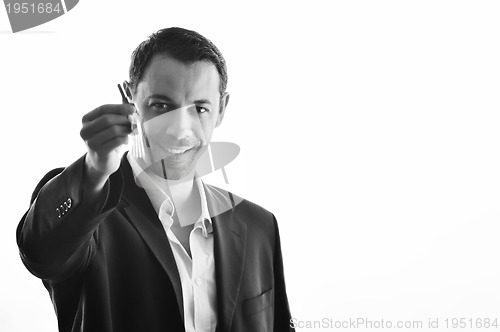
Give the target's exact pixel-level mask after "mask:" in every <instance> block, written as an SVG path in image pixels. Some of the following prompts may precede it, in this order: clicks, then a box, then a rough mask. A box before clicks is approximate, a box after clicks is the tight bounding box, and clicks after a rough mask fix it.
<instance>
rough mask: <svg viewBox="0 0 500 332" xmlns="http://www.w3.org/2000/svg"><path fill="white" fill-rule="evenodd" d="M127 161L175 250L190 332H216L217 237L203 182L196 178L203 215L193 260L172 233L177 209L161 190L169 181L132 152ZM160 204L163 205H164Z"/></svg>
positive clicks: (192, 240) (194, 235)
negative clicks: (146, 168) (155, 173)
mask: <svg viewBox="0 0 500 332" xmlns="http://www.w3.org/2000/svg"><path fill="white" fill-rule="evenodd" d="M127 159H128V161H129V163H130V165H131V167H132V170H133V172H134V175H135V177H136V181H137V182H139V183H138V184H139V185H140V186H141V187H143V188H144V190H145V191H146V193H147V194H148V197H149V199H150V201H151V203H152V205H153V207H154V208H155V210H156V211H157V213H158V218H159V219H160V221H161V223H162V225H163V228H164V230H165V233H166V234H167V238H168V242H169V243H170V247H171V248H172V252H173V254H174V258H175V263H176V264H177V270H178V271H179V275H180V279H181V286H182V299H183V303H184V326H185V329H186V332H195V331H196V332H214V331H215V328H216V325H217V293H216V284H215V262H214V238H213V232H212V230H213V228H212V220H211V219H210V213H209V211H208V206H207V199H206V195H205V190H204V189H203V183H202V181H201V180H200V179H199V178H197V177H195V179H194V181H195V184H196V187H197V188H198V190H199V193H200V200H201V215H200V217H199V218H198V220H197V221H196V222H195V224H194V225H193V229H192V231H191V232H190V234H189V247H190V249H191V256H192V257H190V256H189V255H188V253H187V251H186V250H185V249H184V247H183V246H182V244H181V243H180V241H179V240H178V239H177V237H176V236H175V234H174V233H173V232H172V230H171V226H172V224H173V222H174V221H173V218H172V216H173V215H174V212H175V206H174V204H173V203H172V200H171V199H170V197H168V195H167V194H166V193H165V191H162V190H158V189H159V188H162V186H163V188H164V187H165V186H166V185H167V182H166V181H165V180H164V179H162V178H161V177H159V176H156V175H154V174H151V173H149V172H145V171H144V170H143V169H142V168H141V167H140V166H139V164H138V163H137V161H136V160H135V158H134V157H133V156H132V155H131V154H130V153H129V154H127ZM152 189H154V190H152ZM159 202H162V203H161V205H160V204H159Z"/></svg>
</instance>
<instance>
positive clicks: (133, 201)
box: [121, 157, 184, 321]
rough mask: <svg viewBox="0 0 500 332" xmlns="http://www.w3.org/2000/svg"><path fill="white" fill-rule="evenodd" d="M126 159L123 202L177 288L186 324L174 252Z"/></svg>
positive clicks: (123, 167) (180, 310)
mask: <svg viewBox="0 0 500 332" xmlns="http://www.w3.org/2000/svg"><path fill="white" fill-rule="evenodd" d="M125 159H126V158H125V157H124V158H123V160H122V166H121V168H122V173H123V179H124V180H123V181H124V189H123V199H124V201H125V202H126V203H128V205H126V206H124V207H123V210H124V212H125V214H126V216H127V217H128V220H129V221H130V223H131V224H132V225H133V226H134V228H135V229H136V230H137V232H138V233H139V234H140V235H141V237H142V238H143V239H144V242H145V243H146V244H147V245H148V247H149V248H150V249H151V251H152V252H153V255H154V256H155V257H156V258H157V259H158V261H159V262H160V264H161V266H162V267H163V269H164V270H165V271H166V273H167V274H168V277H169V278H170V281H171V282H172V285H173V287H174V291H175V295H176V298H177V305H178V306H179V312H180V313H181V317H182V320H183V321H184V307H183V300H182V287H181V279H180V276H179V272H178V270H177V265H176V263H175V258H174V255H173V253H172V248H171V247H170V244H169V242H168V238H167V235H166V234H165V230H164V229H163V226H162V224H161V222H160V220H159V219H158V216H157V215H156V212H155V210H154V208H153V206H152V204H151V202H150V200H149V197H148V196H147V194H146V192H145V191H144V190H143V189H142V188H140V187H138V186H137V185H136V183H135V180H134V179H135V177H134V175H133V173H132V169H131V168H130V165H129V163H128V161H127V160H125Z"/></svg>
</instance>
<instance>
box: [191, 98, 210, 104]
mask: <svg viewBox="0 0 500 332" xmlns="http://www.w3.org/2000/svg"><path fill="white" fill-rule="evenodd" d="M194 103H195V104H210V105H212V103H211V102H210V100H208V99H198V100H195V101H194Z"/></svg>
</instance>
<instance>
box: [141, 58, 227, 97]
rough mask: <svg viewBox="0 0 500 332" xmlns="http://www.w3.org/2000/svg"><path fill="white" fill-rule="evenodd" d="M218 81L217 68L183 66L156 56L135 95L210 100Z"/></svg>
mask: <svg viewBox="0 0 500 332" xmlns="http://www.w3.org/2000/svg"><path fill="white" fill-rule="evenodd" d="M219 79H220V78H219V73H218V72H217V68H216V67H215V65H214V64H212V63H210V62H208V61H197V62H194V63H191V64H186V63H183V62H181V61H179V60H176V59H174V58H172V57H170V56H165V55H155V56H154V57H153V58H152V59H151V61H150V63H149V64H148V67H147V68H146V70H145V72H144V75H143V78H142V80H141V82H140V83H139V84H138V92H139V91H141V92H143V93H145V94H167V95H168V96H169V97H170V98H191V97H194V98H210V99H211V98H217V97H218V94H219Z"/></svg>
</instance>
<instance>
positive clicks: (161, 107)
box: [149, 103, 168, 111]
mask: <svg viewBox="0 0 500 332" xmlns="http://www.w3.org/2000/svg"><path fill="white" fill-rule="evenodd" d="M149 107H151V108H153V109H155V110H158V111H164V110H166V109H168V105H167V104H165V103H152V104H151V105H149Z"/></svg>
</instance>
